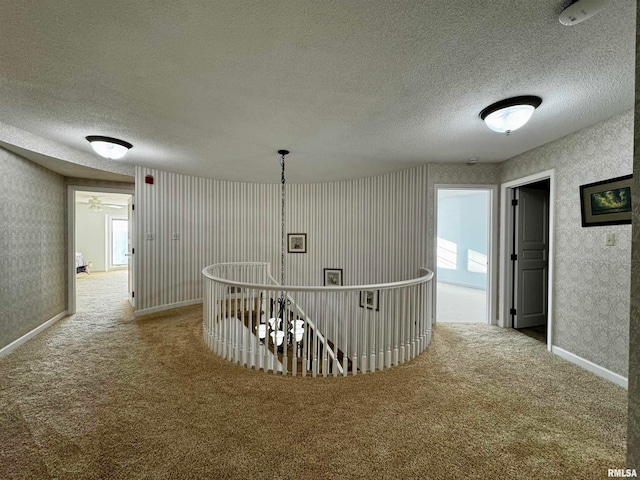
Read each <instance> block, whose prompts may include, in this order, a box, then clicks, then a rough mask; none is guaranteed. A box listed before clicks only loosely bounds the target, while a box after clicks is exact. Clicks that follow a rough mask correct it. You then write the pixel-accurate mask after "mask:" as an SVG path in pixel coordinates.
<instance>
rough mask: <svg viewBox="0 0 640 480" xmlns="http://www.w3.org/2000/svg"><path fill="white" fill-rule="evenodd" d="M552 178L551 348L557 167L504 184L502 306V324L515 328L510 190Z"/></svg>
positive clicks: (500, 310)
mask: <svg viewBox="0 0 640 480" xmlns="http://www.w3.org/2000/svg"><path fill="white" fill-rule="evenodd" d="M547 179H548V180H549V263H548V272H547V275H548V279H547V282H548V283H547V285H548V293H547V308H548V312H547V350H549V351H551V346H552V345H553V341H552V340H553V339H552V332H553V329H552V328H551V327H552V325H553V267H554V248H553V247H554V241H553V239H554V223H555V222H554V217H555V215H554V211H555V198H556V183H555V169H553V168H552V169H551V170H545V171H543V172H539V173H534V174H532V175H528V176H526V177H522V178H518V179H516V180H511V181H509V182H505V183H503V184H501V185H500V198H501V201H500V308H499V317H498V326H500V327H503V328H512V327H513V320H512V318H511V315H510V313H509V309H510V308H511V305H510V301H509V300H510V299H511V290H512V288H513V272H512V270H511V261H510V259H509V256H510V251H511V249H510V247H509V242H510V241H511V232H512V231H513V226H514V223H515V222H514V218H513V216H514V213H513V208H511V196H510V195H508V193H509V192H508V190H509V189H512V188H516V187H525V186H527V185H529V184H531V183H535V182H539V181H541V180H547Z"/></svg>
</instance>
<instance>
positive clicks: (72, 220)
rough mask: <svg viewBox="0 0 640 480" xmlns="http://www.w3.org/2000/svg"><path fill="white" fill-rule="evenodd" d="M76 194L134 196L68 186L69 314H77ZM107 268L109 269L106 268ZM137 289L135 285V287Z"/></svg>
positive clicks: (113, 190) (118, 190) (114, 190)
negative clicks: (100, 193)
mask: <svg viewBox="0 0 640 480" xmlns="http://www.w3.org/2000/svg"><path fill="white" fill-rule="evenodd" d="M76 192H104V193H124V194H126V195H133V194H134V193H135V190H134V186H133V185H132V187H131V188H111V187H93V186H91V185H67V252H68V258H67V262H68V263H67V270H68V272H69V275H68V277H67V285H68V295H67V314H68V315H73V314H74V313H76ZM105 268H107V267H105ZM134 287H135V285H134ZM134 291H135V288H134Z"/></svg>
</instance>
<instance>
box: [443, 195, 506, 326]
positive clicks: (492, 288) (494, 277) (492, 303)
mask: <svg viewBox="0 0 640 480" xmlns="http://www.w3.org/2000/svg"><path fill="white" fill-rule="evenodd" d="M438 190H485V191H488V192H489V212H488V214H489V226H488V228H487V233H488V237H489V238H488V239H487V245H488V248H487V257H488V258H487V323H488V324H489V325H495V324H496V307H497V303H498V302H497V293H498V290H497V288H496V286H497V285H498V268H497V267H498V242H497V239H498V222H497V219H498V186H497V185H487V184H469V183H465V184H450V183H446V184H445V183H437V184H435V185H434V186H433V197H434V200H433V205H434V208H433V221H434V223H433V281H432V282H431V284H432V289H431V291H432V295H431V298H432V299H433V302H432V304H433V310H432V318H433V323H435V322H436V321H437V318H436V313H437V311H438V310H437V302H438V291H437V288H438Z"/></svg>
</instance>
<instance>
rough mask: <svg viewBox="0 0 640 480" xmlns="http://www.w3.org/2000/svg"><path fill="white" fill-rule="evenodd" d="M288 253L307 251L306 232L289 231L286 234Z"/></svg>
mask: <svg viewBox="0 0 640 480" xmlns="http://www.w3.org/2000/svg"><path fill="white" fill-rule="evenodd" d="M287 252H288V253H307V234H306V233H289V234H288V235H287Z"/></svg>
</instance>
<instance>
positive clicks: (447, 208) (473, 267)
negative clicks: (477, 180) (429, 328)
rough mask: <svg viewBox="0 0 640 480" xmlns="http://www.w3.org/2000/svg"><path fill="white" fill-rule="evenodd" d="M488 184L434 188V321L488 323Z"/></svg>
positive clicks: (490, 250) (492, 189)
mask: <svg viewBox="0 0 640 480" xmlns="http://www.w3.org/2000/svg"><path fill="white" fill-rule="evenodd" d="M496 194H497V189H496V187H494V186H476V185H459V186H456V185H436V186H435V197H436V198H435V219H436V221H435V224H436V228H435V259H436V261H435V266H436V269H435V270H436V271H435V274H436V275H435V280H436V281H435V282H434V284H435V290H436V292H435V302H434V303H435V320H436V322H465V323H491V319H492V318H493V314H492V312H493V308H492V305H493V301H492V299H493V294H492V292H493V291H494V289H493V285H494V283H493V282H494V275H493V272H494V270H495V269H494V268H492V262H493V258H495V254H494V246H495V243H496V242H494V241H493V238H495V235H494V228H495V227H494V223H495V222H494V221H493V219H494V217H495V215H494V212H493V208H494V207H493V205H494V203H495V197H496Z"/></svg>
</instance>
